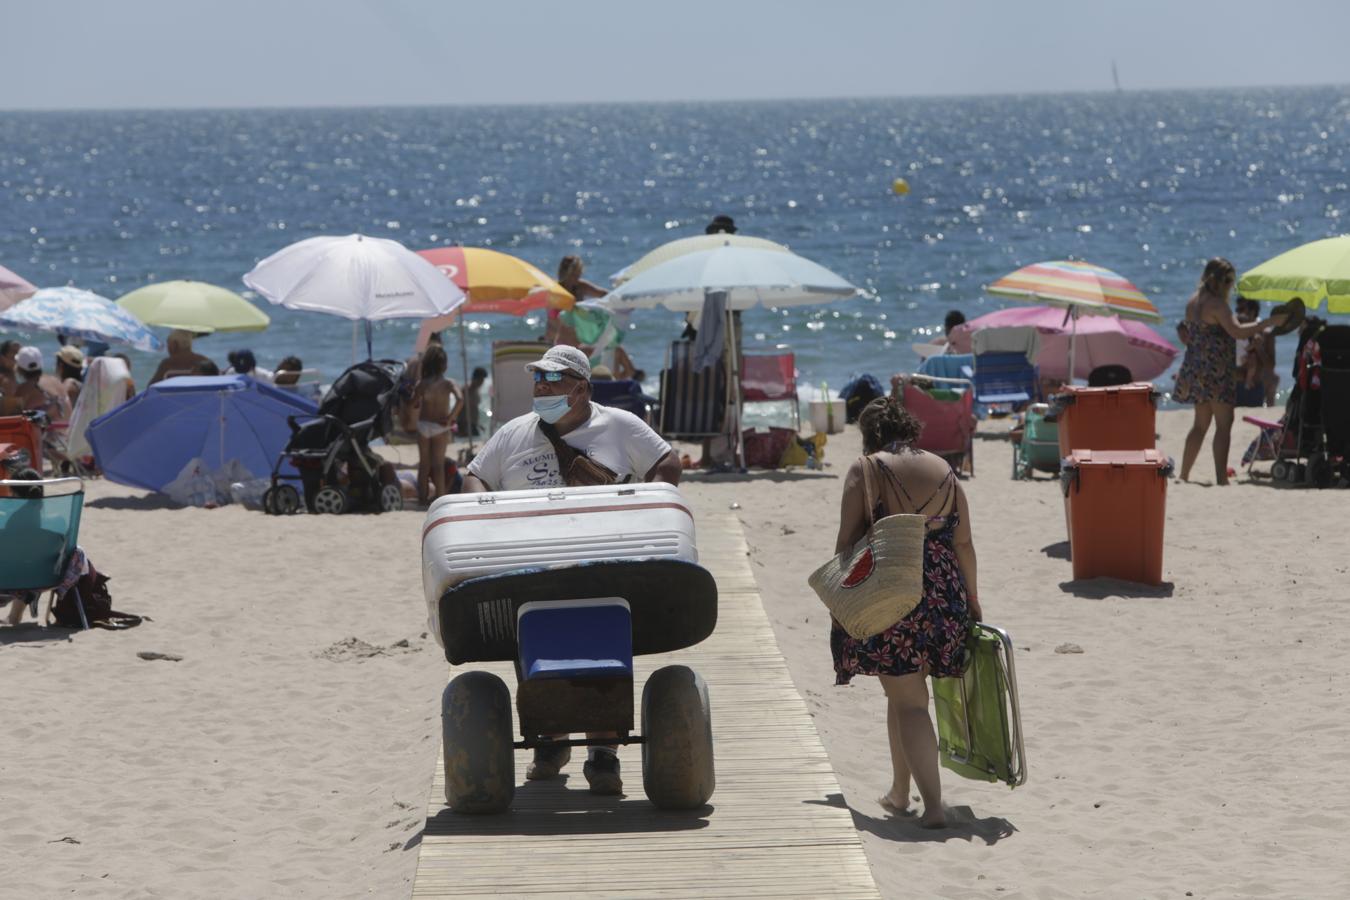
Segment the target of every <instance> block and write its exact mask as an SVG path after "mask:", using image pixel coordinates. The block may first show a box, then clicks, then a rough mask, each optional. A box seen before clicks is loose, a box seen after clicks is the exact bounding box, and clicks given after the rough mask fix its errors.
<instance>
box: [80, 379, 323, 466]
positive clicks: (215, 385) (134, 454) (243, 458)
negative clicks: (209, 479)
mask: <svg viewBox="0 0 1350 900" xmlns="http://www.w3.org/2000/svg"><path fill="white" fill-rule="evenodd" d="M317 412H318V407H316V406H315V405H314V403H313V402H311V401H309V400H307V399H305V398H304V397H301V396H299V395H297V394H292V393H290V392H288V391H283V390H281V389H280V388H276V387H273V386H272V385H270V384H260V383H258V382H256V381H254V380H253V379H252V378H250V377H248V376H247V375H220V376H215V377H204V376H201V377H199V376H190V377H182V378H169V379H166V380H164V381H161V382H159V383H158V384H152V385H150V387H148V388H146V389H145V390H144V391H143V392H141V393H140V394H137V395H136V396H135V397H133V398H132V399H131V400H129V401H127V402H126V403H124V404H123V405H121V406H119V407H117V408H116V409H114V410H112V411H111V412H108V413H107V414H105V415H102V416H99V417H98V418H97V419H95V420H94V421H93V422H91V423H89V431H88V436H89V444H90V446H91V447H92V448H93V450H94V458H95V459H96V460H97V461H98V465H99V468H100V469H102V470H103V474H104V475H105V476H107V478H108V479H109V480H110V481H115V482H117V483H118V484H128V485H132V486H134V487H141V488H146V489H147V490H151V491H160V490H163V489H164V487H165V486H166V485H167V484H169V483H170V482H171V481H173V480H174V479H175V478H177V477H178V474H179V473H180V472H181V471H182V470H183V467H184V466H186V465H187V464H188V463H189V462H190V461H191V460H193V459H196V458H198V457H200V458H201V459H203V460H204V461H205V463H206V468H207V469H208V470H210V471H217V470H219V469H221V468H223V467H224V466H225V464H226V463H227V462H229V461H231V460H238V462H239V463H240V465H242V466H243V467H244V468H245V469H247V470H248V471H249V472H250V473H252V475H253V476H254V477H255V478H266V477H268V476H270V475H271V474H272V466H273V464H275V463H276V461H277V457H278V455H280V453H281V451H282V449H283V448H284V447H285V446H286V442H287V441H288V440H289V439H290V436H291V429H290V427H289V426H288V425H287V423H286V417H287V416H312V415H315V414H316V413H317ZM283 471H287V472H289V473H290V474H294V470H293V469H290V468H289V467H287V468H286V469H284V470H283Z"/></svg>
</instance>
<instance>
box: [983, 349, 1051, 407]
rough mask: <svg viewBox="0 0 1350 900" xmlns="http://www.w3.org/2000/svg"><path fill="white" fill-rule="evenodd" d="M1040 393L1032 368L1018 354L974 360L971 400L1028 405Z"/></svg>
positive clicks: (1023, 357) (1000, 354)
mask: <svg viewBox="0 0 1350 900" xmlns="http://www.w3.org/2000/svg"><path fill="white" fill-rule="evenodd" d="M1039 393H1040V376H1039V374H1038V372H1037V370H1036V367H1035V366H1034V365H1032V364H1031V363H1030V362H1028V361H1027V358H1026V356H1025V355H1024V354H1021V353H1016V352H1012V353H1005V352H1001V351H1000V352H994V353H981V354H978V355H977V356H976V357H975V399H976V400H978V401H980V402H981V403H989V404H995V403H1029V402H1030V401H1031V400H1032V399H1034V398H1035V397H1036V396H1037V395H1038V394H1039Z"/></svg>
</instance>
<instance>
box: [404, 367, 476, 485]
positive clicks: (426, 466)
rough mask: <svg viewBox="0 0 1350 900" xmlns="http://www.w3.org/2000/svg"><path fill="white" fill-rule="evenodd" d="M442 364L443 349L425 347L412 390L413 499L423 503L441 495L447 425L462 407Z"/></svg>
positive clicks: (450, 434)
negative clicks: (414, 425)
mask: <svg viewBox="0 0 1350 900" xmlns="http://www.w3.org/2000/svg"><path fill="white" fill-rule="evenodd" d="M446 364H447V360H446V356H445V348H443V347H442V346H441V345H440V344H429V345H427V349H426V351H425V352H424V353H423V354H422V371H421V377H420V378H419V379H418V381H417V387H416V388H415V389H414V390H413V398H412V404H413V408H414V409H415V410H417V499H418V500H420V501H421V502H423V503H430V502H431V501H432V500H435V499H436V498H437V497H439V496H441V495H442V494H444V493H445V448H446V447H447V446H448V445H449V443H450V438H451V437H452V432H451V423H452V422H454V421H455V418H456V417H457V416H458V415H459V411H460V407H462V406H463V405H464V398H463V397H461V396H460V393H459V388H457V387H455V383H454V382H453V381H451V380H450V379H448V378H446V377H445V367H446ZM452 399H453V400H454V405H453V408H452V406H451V402H450V401H451V400H452Z"/></svg>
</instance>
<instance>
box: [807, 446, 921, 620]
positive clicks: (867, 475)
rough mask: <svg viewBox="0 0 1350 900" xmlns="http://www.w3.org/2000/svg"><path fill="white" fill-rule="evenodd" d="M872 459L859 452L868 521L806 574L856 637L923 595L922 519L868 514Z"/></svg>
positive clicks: (872, 500)
mask: <svg viewBox="0 0 1350 900" xmlns="http://www.w3.org/2000/svg"><path fill="white" fill-rule="evenodd" d="M874 465H876V463H875V462H874V461H873V460H872V459H871V458H870V457H863V502H864V503H866V505H867V518H868V521H869V522H870V523H871V524H870V525H869V527H868V529H867V533H866V534H864V535H863V536H862V539H861V540H860V541H858V543H856V544H854V545H853V548H852V549H851V550H845V551H844V552H842V553H840V554H838V555H837V556H835V557H834V558H833V559H831V560H830V561H829V562H827V563H825V565H823V566H821V567H820V568H819V569H816V570H815V571H814V572H812V573H811V576H810V577H809V578H808V579H807V583H808V584H810V585H811V589H812V590H814V591H815V592H816V594H817V595H818V596H819V597H820V599H821V602H823V603H824V604H825V606H826V607H827V608H828V609H829V610H830V615H831V616H833V617H834V619H835V621H836V622H838V623H839V625H840V627H842V628H843V629H844V630H845V631H847V632H848V633H849V634H850V635H852V636H853V637H855V638H857V639H858V640H863V639H865V638H869V637H872V636H873V635H875V634H880V633H881V632H883V631H885V630H886V629H888V628H890V627H891V626H892V625H894V624H895V623H896V622H899V621H900V620H901V619H903V618H904V617H905V616H907V615H909V614H910V613H911V612H913V611H914V608H915V607H916V606H918V605H919V601H921V600H922V599H923V542H924V537H925V536H926V534H925V531H926V528H927V520H926V519H925V518H924V517H923V516H919V515H907V514H901V515H894V516H886V517H884V518H881V519H875V520H874V519H873V518H872V517H873V516H874V515H875V510H876V503H877V494H876V489H875V487H874V485H873V478H874V477H875V474H874V472H873V470H872V467H873V466H874Z"/></svg>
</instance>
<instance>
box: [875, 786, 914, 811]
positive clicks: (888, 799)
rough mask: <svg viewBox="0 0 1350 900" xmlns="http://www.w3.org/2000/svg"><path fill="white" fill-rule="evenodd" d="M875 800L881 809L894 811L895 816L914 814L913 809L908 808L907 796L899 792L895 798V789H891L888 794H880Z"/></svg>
mask: <svg viewBox="0 0 1350 900" xmlns="http://www.w3.org/2000/svg"><path fill="white" fill-rule="evenodd" d="M877 802H878V803H880V804H881V808H882V809H884V810H886V811H887V812H891V813H894V814H895V815H897V816H912V815H914V810H912V809H910V808H909V798H908V797H906V796H905V795H904V794H901V795H900V796H899V797H898V798H897V797H896V794H895V791H891V792H890V793H888V794H882V795H881V796H880V797H878V798H877Z"/></svg>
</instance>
